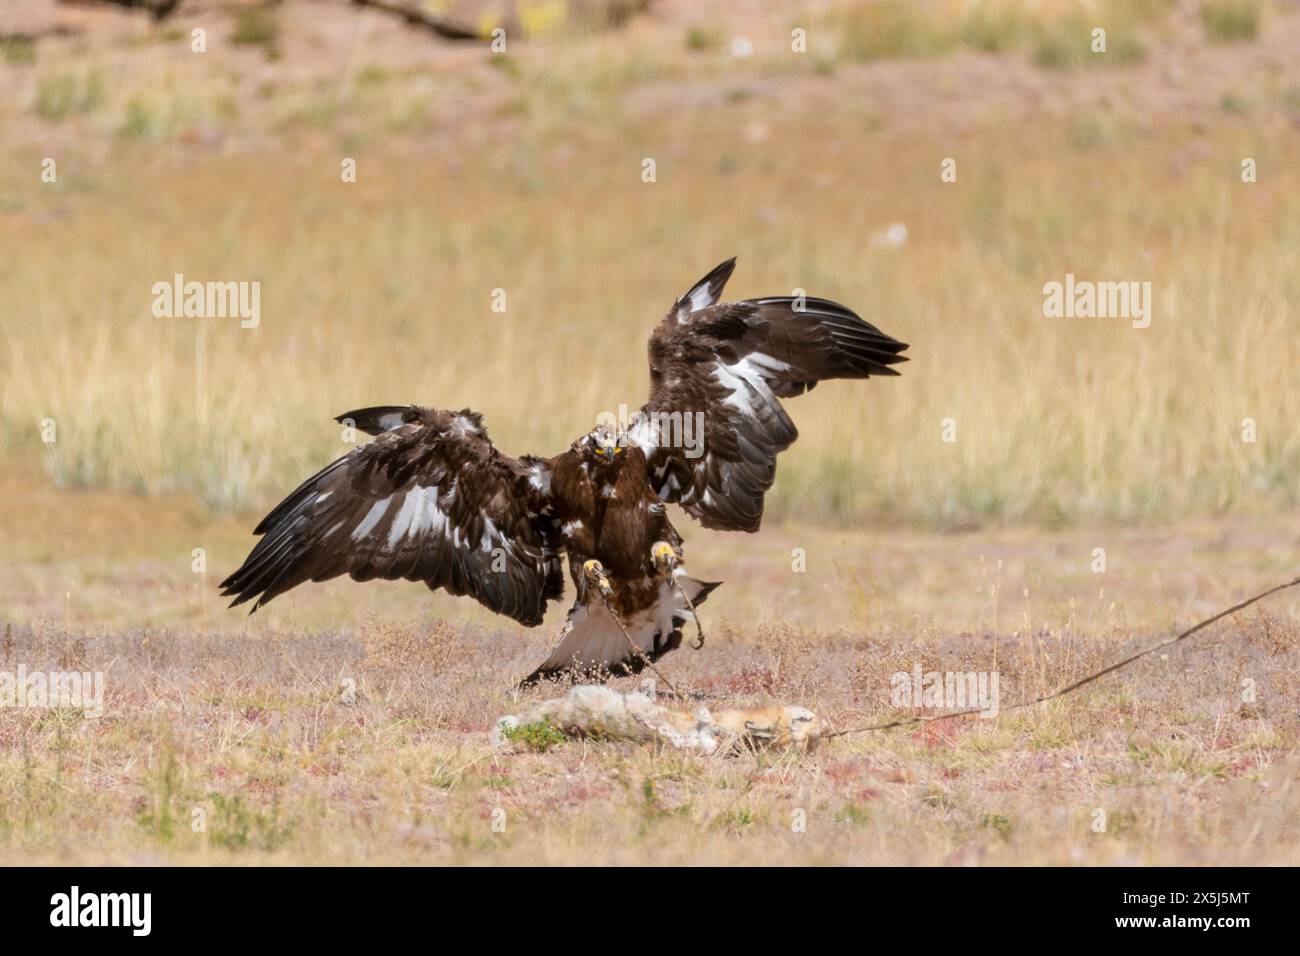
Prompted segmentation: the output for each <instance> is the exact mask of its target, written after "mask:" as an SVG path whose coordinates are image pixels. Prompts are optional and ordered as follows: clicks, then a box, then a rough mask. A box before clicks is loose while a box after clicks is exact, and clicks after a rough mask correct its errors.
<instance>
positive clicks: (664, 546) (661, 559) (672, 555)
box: [650, 541, 677, 574]
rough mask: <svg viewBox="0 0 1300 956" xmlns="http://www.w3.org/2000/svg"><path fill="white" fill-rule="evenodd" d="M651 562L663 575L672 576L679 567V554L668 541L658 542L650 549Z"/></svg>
mask: <svg viewBox="0 0 1300 956" xmlns="http://www.w3.org/2000/svg"><path fill="white" fill-rule="evenodd" d="M650 561H651V563H652V564H654V566H655V568H656V569H657V570H658V571H659V572H660V573H661V574H671V573H672V571H673V569H675V568H676V567H677V552H676V551H674V550H673V546H672V545H671V544H669V543H668V542H667V541H656V542H655V543H654V544H653V545H651V547H650Z"/></svg>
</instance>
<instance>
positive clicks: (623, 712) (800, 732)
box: [492, 681, 821, 755]
mask: <svg viewBox="0 0 1300 956" xmlns="http://www.w3.org/2000/svg"><path fill="white" fill-rule="evenodd" d="M537 724H549V725H550V726H553V727H555V728H556V729H557V730H559V731H560V732H561V733H563V734H564V735H565V736H566V737H593V738H598V739H604V740H634V741H648V740H661V741H663V742H664V743H666V744H668V745H669V746H671V747H674V748H676V749H677V750H691V751H695V752H696V753H700V754H705V755H712V754H721V753H738V752H740V751H743V750H784V749H788V748H794V749H797V750H810V749H812V748H813V747H814V746H816V744H817V741H818V739H819V737H820V734H821V721H820V720H819V719H818V717H817V715H816V714H814V713H813V712H812V711H811V710H808V709H807V708H805V707H763V708H757V709H727V710H717V711H710V710H709V708H707V707H703V706H700V707H697V708H696V709H695V710H693V711H687V710H685V709H682V708H680V707H666V706H664V705H663V704H660V703H659V702H658V700H657V699H656V695H655V691H654V688H653V683H652V682H650V681H646V682H644V683H643V684H642V688H641V689H640V690H635V691H629V692H628V693H621V692H619V691H617V690H614V689H613V688H611V687H605V686H603V685H582V686H578V687H573V688H570V690H569V692H568V693H566V694H565V695H564V696H563V697H555V698H552V699H551V700H544V701H541V702H540V703H537V704H534V705H532V706H531V707H528V708H526V709H525V710H524V711H522V712H521V713H519V714H506V715H505V716H504V717H501V718H499V719H498V720H497V723H496V726H495V727H494V728H493V729H492V743H493V745H494V746H496V747H501V748H508V747H509V746H510V745H511V739H510V736H511V735H509V734H508V731H510V730H513V729H514V728H516V727H521V726H530V725H537Z"/></svg>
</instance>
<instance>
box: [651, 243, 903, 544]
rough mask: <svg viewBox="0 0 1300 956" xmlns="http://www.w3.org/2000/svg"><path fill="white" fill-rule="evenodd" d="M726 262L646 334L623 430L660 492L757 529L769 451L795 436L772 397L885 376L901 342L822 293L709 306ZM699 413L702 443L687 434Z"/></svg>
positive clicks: (772, 467)
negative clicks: (641, 374)
mask: <svg viewBox="0 0 1300 956" xmlns="http://www.w3.org/2000/svg"><path fill="white" fill-rule="evenodd" d="M734 266H735V260H734V259H732V260H728V261H727V262H724V263H723V264H722V265H720V266H718V267H717V268H716V269H714V270H713V271H712V272H710V273H709V274H708V275H707V276H705V277H704V278H703V279H701V280H700V281H699V282H698V283H696V285H695V286H694V287H693V288H692V289H691V291H690V292H688V293H686V295H684V296H682V298H680V299H678V300H677V302H676V303H675V304H674V305H673V308H672V309H671V310H669V312H668V315H667V316H666V317H665V318H664V320H663V322H661V323H660V324H659V326H658V327H656V329H655V330H654V332H653V333H652V334H651V336H650V348H649V351H650V401H649V402H647V403H646V404H645V405H644V406H643V407H642V409H641V412H642V417H641V419H640V421H638V422H637V423H636V424H635V425H634V427H633V428H631V429H630V432H629V433H630V438H631V440H632V441H634V442H636V443H637V444H638V445H639V446H640V447H641V448H642V450H643V451H644V452H645V453H646V457H647V462H648V466H649V474H650V482H651V484H652V485H653V486H654V488H655V490H656V491H657V492H658V494H659V496H660V498H662V499H663V500H665V501H675V502H678V503H680V504H681V506H682V507H683V508H684V509H685V510H686V511H687V512H688V513H689V514H691V515H692V516H693V517H695V518H697V519H698V520H699V521H700V523H702V524H703V525H704V526H705V527H706V528H720V529H725V530H736V531H757V530H758V526H759V523H760V521H761V520H762V517H763V495H764V494H765V493H766V492H767V490H768V489H769V488H771V487H772V482H773V481H774V480H775V479H776V456H777V455H778V454H779V453H780V452H782V451H784V450H785V449H787V448H789V447H790V445H791V443H792V442H793V441H794V440H795V438H796V437H798V431H797V430H796V429H795V427H794V422H792V421H791V420H790V417H789V415H787V414H786V412H785V409H784V408H782V407H781V403H780V401H778V399H781V398H789V397H791V396H794V395H800V394H802V393H803V392H805V391H808V390H810V389H812V388H813V387H814V386H815V385H816V384H817V383H818V382H820V381H822V380H823V379H830V378H867V377H868V376H871V375H897V374H898V372H896V371H895V370H894V369H893V368H891V367H890V366H892V365H896V364H898V363H899V362H905V361H906V360H907V358H906V356H904V355H902V354H900V353H901V352H903V350H904V349H906V348H907V346H906V345H905V344H904V343H902V342H898V341H896V340H895V339H893V338H891V337H890V336H888V335H886V334H885V333H883V332H881V331H880V330H879V329H877V328H876V327H875V326H873V325H871V324H870V323H868V322H865V321H863V320H862V319H861V318H860V317H858V316H857V315H855V314H854V313H853V312H852V311H850V310H849V309H847V308H845V307H844V306H842V305H839V304H837V303H835V302H830V301H828V300H826V299H816V298H806V297H800V298H798V299H796V298H792V297H789V296H778V297H772V298H764V299H747V300H745V301H743V302H726V303H721V304H718V303H717V300H718V297H719V296H720V295H721V294H722V287H723V286H724V285H725V284H726V281H727V278H728V277H729V276H730V275H731V271H732V269H733V268H734ZM699 413H702V416H703V436H702V438H703V441H702V445H701V443H700V442H699V439H700V437H701V436H699V435H698V434H695V433H694V432H692V431H690V428H691V427H692V426H693V424H694V423H695V421H696V418H695V417H694V416H696V415H697V414H699ZM683 438H687V439H690V441H683V440H681V439H683ZM692 445H694V446H695V447H692ZM699 452H702V453H699ZM692 455H694V457H692Z"/></svg>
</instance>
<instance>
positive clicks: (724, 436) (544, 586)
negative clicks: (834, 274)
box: [222, 259, 907, 681]
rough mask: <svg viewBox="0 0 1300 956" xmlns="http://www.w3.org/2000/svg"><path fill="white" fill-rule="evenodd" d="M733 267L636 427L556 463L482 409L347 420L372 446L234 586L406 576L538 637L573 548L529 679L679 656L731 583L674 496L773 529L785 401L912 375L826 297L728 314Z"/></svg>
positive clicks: (268, 534) (259, 592)
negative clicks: (836, 382) (709, 568)
mask: <svg viewBox="0 0 1300 956" xmlns="http://www.w3.org/2000/svg"><path fill="white" fill-rule="evenodd" d="M734 266H735V260H734V259H733V260H728V261H727V262H724V263H723V264H722V265H720V266H718V267H717V268H716V269H714V270H713V271H712V272H710V273H709V274H708V275H707V276H705V277H704V278H703V279H701V280H700V281H699V282H698V283H696V284H695V286H693V287H692V288H691V290H690V291H689V292H687V293H686V294H685V295H684V296H682V297H681V298H680V299H678V300H677V302H676V303H674V305H673V307H672V308H671V309H670V310H669V312H668V314H667V316H666V317H665V318H664V320H663V322H662V323H660V325H659V326H658V327H657V328H656V329H655V330H654V332H653V334H652V335H651V338H650V345H649V357H650V400H649V401H648V402H647V403H646V405H645V406H643V408H642V409H641V415H640V416H638V418H637V420H636V421H635V422H634V423H633V424H632V425H631V427H629V428H628V429H627V431H626V432H617V431H615V430H614V429H613V428H612V427H609V426H600V427H597V428H596V429H595V430H594V431H592V432H591V433H590V434H588V435H585V436H583V437H582V438H580V439H578V441H576V442H574V443H573V445H572V446H571V447H570V448H569V449H568V450H567V451H565V452H564V453H562V454H560V455H557V456H555V457H554V458H549V459H547V458H538V457H534V456H524V457H522V458H518V459H516V458H511V457H509V456H507V455H503V454H502V453H501V452H500V451H498V450H497V449H496V448H495V447H494V446H493V445H492V443H491V441H490V440H489V439H488V436H487V431H486V429H485V428H484V427H483V423H482V420H481V419H480V417H479V416H478V415H477V414H476V413H474V412H471V411H469V410H468V409H465V410H462V411H459V412H450V411H443V410H441V409H432V408H423V407H421V406H415V405H409V406H400V405H398V406H377V407H373V408H365V409H359V410H357V411H354V412H348V413H346V414H344V415H341V416H339V418H338V420H339V421H341V422H348V423H350V424H353V425H355V426H356V427H357V428H358V429H360V430H361V431H364V432H366V433H367V434H371V435H375V436H376V438H375V440H374V441H372V442H370V443H368V444H366V445H363V446H360V447H358V448H356V449H355V450H353V451H352V452H350V453H348V454H347V455H344V456H343V457H342V458H340V459H338V460H337V461H335V462H333V463H332V464H330V465H328V466H326V467H325V468H324V469H323V470H322V471H320V472H319V473H317V474H316V475H315V476H313V477H312V478H309V479H308V480H307V481H306V482H304V483H303V484H302V485H301V486H299V487H298V489H297V490H295V491H294V492H293V493H292V494H291V495H289V497H287V498H286V499H285V500H284V501H283V502H281V503H280V504H279V505H278V506H276V508H275V509H274V510H273V511H272V512H271V513H270V514H268V515H267V516H266V517H265V518H264V519H263V520H262V521H261V523H260V524H259V525H258V526H257V528H256V529H254V533H255V534H259V535H262V536H263V537H262V540H261V541H260V542H258V544H257V546H256V547H255V548H254V549H253V551H252V552H251V553H250V554H249V556H248V558H247V559H246V560H245V561H244V564H243V565H242V566H241V567H240V568H239V569H238V570H237V571H235V572H234V573H233V574H232V575H230V577H228V578H227V579H226V580H225V581H223V582H222V588H223V592H222V593H223V594H224V595H226V596H230V597H233V598H234V600H233V601H232V606H233V605H236V604H242V603H244V602H245V601H250V600H254V599H256V602H255V603H254V605H253V609H254V610H256V609H257V608H258V607H260V606H261V605H263V604H265V603H266V602H267V601H270V600H271V599H272V598H274V597H276V596H277V595H279V594H282V593H284V592H285V591H287V590H289V589H290V588H292V587H294V586H296V585H298V584H301V583H302V582H304V581H324V580H328V579H329V578H333V577H338V576H340V575H342V574H348V575H350V576H351V577H352V578H354V579H355V580H358V581H367V580H370V579H372V578H387V579H398V578H404V579H406V580H411V581H423V582H424V583H425V584H427V585H428V586H429V587H430V588H433V589H437V588H445V589H446V590H447V591H449V592H450V593H452V594H468V595H471V596H473V597H474V598H475V599H476V600H478V601H479V602H480V603H482V604H483V605H484V606H486V607H488V608H490V609H492V610H493V611H497V612H499V613H502V614H505V615H508V616H509V617H511V618H513V619H514V620H516V621H519V622H520V623H521V624H525V625H527V626H530V627H531V626H534V625H537V624H540V623H541V621H542V618H543V615H544V613H545V608H546V604H547V602H549V601H553V600H558V599H559V597H560V596H561V594H562V592H563V579H562V573H561V564H560V561H561V555H567V557H568V560H569V566H570V576H571V577H572V579H573V581H574V586H575V588H576V590H577V592H578V593H577V600H576V602H575V604H574V605H573V607H572V608H571V610H570V611H569V616H568V618H567V620H566V621H565V624H564V627H563V631H562V634H561V639H560V642H559V644H558V646H557V647H556V649H555V650H554V651H553V652H552V653H551V655H550V656H549V657H548V658H547V660H546V661H545V662H543V664H542V665H541V666H540V667H539V668H538V669H537V670H536V671H534V673H533V674H531V675H530V676H529V678H527V679H526V680H527V681H532V680H537V679H540V678H543V677H548V676H557V675H561V674H569V675H573V674H577V673H580V672H596V673H631V672H635V671H637V670H639V669H640V668H641V666H643V658H648V659H650V660H654V659H656V658H658V657H659V656H661V655H662V654H664V653H667V652H668V651H669V650H672V649H673V648H675V647H677V646H678V645H680V643H681V628H682V627H683V625H684V624H685V623H686V622H687V621H688V620H690V619H691V618H692V616H693V615H692V612H691V611H690V610H689V607H688V604H687V601H686V600H684V598H683V594H684V595H685V597H686V598H689V599H690V602H692V603H695V604H698V603H699V602H701V601H703V600H704V599H705V597H707V595H708V593H709V592H710V591H711V590H713V588H714V587H716V586H717V585H716V584H706V583H704V582H701V581H698V580H696V579H694V578H691V577H689V576H687V575H686V574H685V569H684V567H683V566H682V564H681V557H682V550H681V544H682V542H681V537H680V535H678V533H677V531H676V530H675V529H674V528H673V527H672V525H671V523H670V522H669V520H668V516H667V512H666V508H665V503H666V502H675V503H678V504H680V505H681V506H682V508H683V509H685V510H686V512H687V513H688V514H690V515H692V516H693V517H695V518H696V519H698V520H699V521H700V522H701V523H702V524H703V525H704V526H705V527H708V528H720V529H727V530H740V531H756V530H757V529H758V527H759V524H760V522H761V520H762V514H763V496H764V494H765V493H766V492H767V490H768V489H769V488H771V486H772V483H773V481H774V480H775V476H776V456H777V455H778V454H779V453H780V452H782V451H784V450H785V449H786V448H788V447H789V446H790V444H791V443H792V442H793V441H794V440H795V438H796V437H797V435H798V432H797V431H796V429H795V427H794V423H793V422H792V421H791V420H790V418H789V416H788V415H787V414H786V412H785V409H784V408H782V406H781V403H780V401H779V399H781V398H788V397H791V396H794V395H799V394H802V393H803V392H804V391H807V390H809V389H811V388H813V387H814V386H815V385H816V384H817V383H818V382H819V381H822V380H825V379H830V378H865V377H867V376H870V375H896V374H897V372H896V371H895V370H894V369H893V368H892V367H891V366H893V365H896V364H897V363H899V362H902V361H905V360H906V359H905V357H904V356H903V355H902V354H901V353H902V352H903V350H904V349H906V348H907V346H906V345H904V344H903V343H901V342H898V341H895V340H894V339H892V338H890V337H889V336H888V335H885V334H884V333H883V332H880V331H879V330H878V329H876V328H875V327H874V326H872V325H870V324H868V323H866V322H864V321H863V320H862V319H860V318H859V317H858V316H856V315H855V314H854V313H853V312H851V311H849V310H848V309H846V308H844V307H843V306H841V305H837V304H836V303H834V302H829V301H827V300H825V299H816V298H808V299H806V300H796V299H792V298H785V297H781V298H765V299H750V300H746V301H743V302H734V303H723V304H719V303H718V298H719V296H720V295H721V293H722V289H723V287H724V286H725V284H726V282H727V279H728V278H729V277H730V275H731V272H732V269H733V268H734ZM592 562H598V564H597V565H596V566H595V567H596V569H598V570H593V567H592ZM600 576H603V581H602V586H601V587H596V586H595V585H594V584H593V581H594V580H596V579H597V577H600ZM607 602H608V603H607ZM611 611H612V613H613V614H616V615H618V619H617V620H615V618H614V617H613V616H612V614H611ZM620 622H621V623H622V625H623V626H624V627H625V628H626V630H627V632H628V634H627V635H625V634H624V633H623V629H622V628H620V627H619V623H620ZM628 635H630V636H631V638H632V639H633V641H634V642H635V643H636V644H637V646H638V648H639V649H640V653H636V654H634V653H633V652H632V651H631V649H630V648H629V646H628Z"/></svg>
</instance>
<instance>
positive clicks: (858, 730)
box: [819, 578, 1300, 739]
mask: <svg viewBox="0 0 1300 956" xmlns="http://www.w3.org/2000/svg"><path fill="white" fill-rule="evenodd" d="M1297 584H1300V578H1295V579H1294V580H1291V581H1287V582H1286V583H1285V584H1279V585H1277V586H1276V587H1271V588H1269V589H1268V590H1267V591H1262V592H1260V593H1259V594H1256V595H1255V596H1254V597H1250V598H1247V599H1246V600H1244V601H1242V602H1241V603H1240V604H1234V605H1233V606H1232V607H1230V608H1227V609H1226V610H1223V611H1220V612H1219V613H1218V614H1215V615H1214V616H1213V617H1207V618H1206V619H1205V620H1204V621H1201V622H1200V623H1199V624H1196V625H1194V626H1192V627H1189V628H1188V629H1187V630H1185V631H1183V632H1182V633H1181V634H1179V635H1178V636H1177V637H1171V638H1169V640H1167V641H1161V642H1160V643H1159V644H1156V645H1154V646H1152V647H1148V648H1147V649H1146V650H1143V651H1138V652H1137V653H1136V654H1132V655H1130V656H1128V657H1126V658H1124V659H1123V660H1122V661H1116V662H1115V663H1114V664H1111V665H1109V666H1107V667H1103V668H1102V669H1101V670H1099V671H1097V672H1096V673H1095V674H1089V675H1088V676H1087V677H1084V678H1082V679H1081V680H1077V681H1075V682H1074V683H1073V684H1069V685H1067V686H1065V687H1061V688H1059V689H1057V690H1054V691H1052V692H1051V693H1050V694H1044V695H1042V696H1041V697H1035V698H1034V699H1033V700H1022V701H1019V702H1018V703H1015V704H1010V705H1008V706H1006V707H1003V708H1001V709H1002V710H1020V709H1021V708H1023V707H1033V706H1034V705H1035V704H1042V703H1045V702H1046V701H1049V700H1053V699H1055V698H1057V697H1064V696H1065V695H1066V694H1069V693H1072V692H1074V691H1076V690H1078V689H1079V688H1080V687H1084V686H1085V685H1087V684H1091V683H1092V682H1093V681H1095V680H1097V679H1098V678H1101V677H1105V676H1106V675H1107V674H1110V673H1112V672H1114V671H1117V670H1119V669H1120V668H1121V667H1127V666H1128V665H1129V664H1132V663H1133V662H1134V661H1136V660H1138V659H1140V658H1143V657H1146V656H1147V655H1148V654H1154V653H1155V652H1156V651H1158V650H1160V649H1161V648H1164V647H1168V646H1169V645H1171V644H1177V643H1178V642H1179V641H1181V640H1183V639H1184V638H1188V637H1191V636H1192V635H1193V634H1195V633H1196V632H1197V631H1200V630H1203V629H1205V628H1207V627H1209V626H1210V625H1211V624H1213V623H1214V622H1215V621H1221V620H1223V619H1224V618H1225V617H1228V616H1229V615H1232V614H1236V613H1237V612H1238V611H1241V610H1244V609H1245V608H1248V607H1250V606H1251V605H1252V604H1254V603H1255V602H1256V601H1262V600H1263V599H1264V598H1266V597H1268V596H1269V595H1270V594H1276V593H1277V592H1278V591H1285V590H1286V589H1287V588H1293V587H1295V586H1296V585H1297ZM983 712H984V711H983V710H982V709H981V708H978V707H971V708H967V709H966V710H955V711H952V712H951V713H947V714H932V715H929V716H915V717H899V718H897V719H895V720H890V721H887V722H885V723H883V724H872V725H871V726H869V727H853V728H851V729H849V730H835V731H831V732H830V733H824V734H820V735H819V736H820V737H821V738H822V739H827V738H830V737H847V736H848V735H849V734H864V733H866V732H867V731H870V730H892V729H893V728H895V727H907V726H911V725H913V724H928V723H931V722H933V721H936V720H951V719H953V718H954V717H969V716H971V715H972V714H980V713H983Z"/></svg>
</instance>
